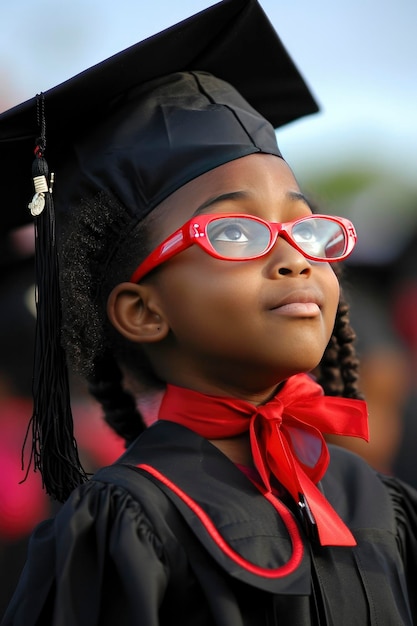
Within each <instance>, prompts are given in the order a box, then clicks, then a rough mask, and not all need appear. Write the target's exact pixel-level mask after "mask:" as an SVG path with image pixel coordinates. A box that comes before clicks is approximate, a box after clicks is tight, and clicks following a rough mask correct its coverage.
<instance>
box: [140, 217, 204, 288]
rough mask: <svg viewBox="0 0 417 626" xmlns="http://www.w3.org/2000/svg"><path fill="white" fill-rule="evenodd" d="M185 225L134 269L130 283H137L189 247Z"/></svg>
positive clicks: (188, 236)
mask: <svg viewBox="0 0 417 626" xmlns="http://www.w3.org/2000/svg"><path fill="white" fill-rule="evenodd" d="M187 226H188V225H187V224H184V226H182V227H181V228H179V229H178V230H177V231H176V232H175V233H173V234H172V235H171V236H170V237H169V238H168V239H167V240H166V241H164V242H163V243H162V244H161V245H160V246H158V247H157V248H155V250H154V251H153V252H151V254H150V255H149V256H148V257H147V258H146V259H145V260H144V261H143V263H141V264H140V265H139V267H137V268H136V270H135V271H134V272H133V274H132V276H131V277H130V282H131V283H138V282H139V281H140V280H141V279H142V278H143V277H144V276H146V274H148V273H149V272H150V271H151V270H153V269H155V268H156V267H158V266H159V265H161V264H162V263H165V261H168V260H169V259H170V258H171V257H173V256H175V255H176V254H177V253H178V252H182V250H185V249H186V248H188V247H189V246H191V243H192V238H191V237H190V233H189V229H188V227H187Z"/></svg>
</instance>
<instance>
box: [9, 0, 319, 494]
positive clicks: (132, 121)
mask: <svg viewBox="0 0 417 626" xmlns="http://www.w3.org/2000/svg"><path fill="white" fill-rule="evenodd" d="M224 81H226V82H224ZM315 111H317V105H316V103H315V101H314V99H313V97H312V95H311V93H310V91H309V89H308V87H307V86H306V84H305V82H304V80H303V78H302V77H301V75H300V74H299V72H298V70H297V69H296V67H295V66H294V63H293V62H292V60H291V58H290V57H289V55H288V53H287V52H286V50H285V49H284V47H283V45H282V43H281V42H280V40H279V38H278V36H277V34H276V32H275V30H274V29H273V27H272V25H271V24H270V22H269V20H268V18H267V17H266V15H265V13H264V12H263V10H262V8H261V7H260V5H259V4H258V2H257V1H256V0H224V1H223V2H219V3H218V4H216V5H214V6H212V7H210V8H208V9H206V10H205V11H202V12H200V13H198V14H196V15H194V16H192V17H191V18H189V19H187V20H184V21H182V22H180V23H179V24H177V25H175V26H173V27H171V28H169V29H167V30H165V31H163V32H161V33H159V34H158V35H155V36H154V37H151V38H149V39H146V40H145V41H143V42H141V43H139V44H137V45H135V46H132V47H131V48H128V49H127V50H125V51H123V52H121V53H119V54H117V55H115V56H113V57H111V58H110V59H108V60H106V61H104V62H103V63H100V64H98V65H96V66H94V67H93V68H90V69H89V70H87V71H85V72H83V73H81V74H79V75H78V76H76V77H74V78H72V79H70V80H68V81H66V82H64V83H62V84H61V85H59V86H58V87H55V88H53V89H51V90H50V91H47V92H46V93H44V94H42V95H41V96H38V97H36V98H34V99H32V100H29V101H28V102H25V103H24V104H22V105H20V106H17V107H15V108H14V109H11V110H10V111H7V112H6V113H4V114H3V115H1V116H0V145H1V149H2V154H3V156H4V159H3V163H2V176H3V180H5V181H7V186H5V185H4V186H3V188H4V187H5V189H3V198H2V213H1V216H0V229H1V232H2V233H4V232H5V231H7V230H9V229H11V228H14V227H16V226H19V225H22V224H24V223H26V222H28V221H30V220H31V219H32V217H31V214H30V211H29V209H28V202H29V200H30V199H31V196H32V195H33V193H34V191H33V183H32V181H31V176H30V169H31V163H32V161H33V151H34V149H35V160H34V173H33V178H34V179H35V190H36V191H37V192H38V193H39V195H38V196H37V200H40V201H41V204H42V203H43V201H45V202H46V209H45V210H44V211H43V212H42V213H40V215H39V216H35V217H34V220H35V227H36V228H37V248H38V251H37V256H40V257H41V259H40V261H38V266H37V274H38V281H40V285H39V284H38V318H41V320H40V321H39V319H38V327H39V325H40V324H41V325H42V328H38V333H37V335H38V339H37V347H36V354H35V371H36V370H37V371H38V374H37V375H36V374H35V380H34V396H35V408H34V413H35V418H36V420H40V421H43V419H44V418H43V416H40V415H39V413H40V412H43V411H47V412H49V413H50V415H49V417H48V420H47V423H48V426H47V429H46V431H47V436H48V437H49V432H50V430H49V429H50V428H51V424H61V421H62V419H61V415H60V412H61V411H62V412H65V411H67V409H64V410H63V409H62V408H61V405H62V401H61V399H62V398H65V396H66V393H67V391H66V387H67V385H66V383H63V382H62V380H61V374H59V371H60V368H58V367H57V365H56V361H58V360H60V361H62V362H65V355H63V354H62V350H61V348H60V346H59V329H60V326H59V315H52V316H51V315H50V310H51V308H53V306H54V302H55V306H56V307H57V308H58V309H59V306H60V305H59V302H60V299H59V292H57V291H56V284H55V283H56V282H57V274H58V265H57V263H56V254H55V250H54V245H55V222H54V213H53V211H54V209H53V204H55V210H56V213H57V220H59V219H60V217H61V214H64V213H66V212H67V211H68V210H70V208H71V206H75V205H78V204H79V201H80V199H81V197H85V196H91V195H93V194H95V193H96V192H99V191H103V190H105V191H108V192H110V193H111V194H113V195H114V196H116V197H117V198H118V200H119V201H120V202H121V203H122V205H124V206H125V207H126V211H127V212H128V214H129V215H130V216H131V218H132V226H133V224H134V223H135V222H137V221H139V220H140V219H141V218H142V217H144V216H145V215H146V214H147V213H149V211H151V210H152V209H153V208H154V207H155V206H156V205H157V204H158V203H159V202H161V201H162V200H163V199H164V198H165V197H167V196H168V195H169V194H170V193H172V192H173V191H175V190H176V189H178V188H179V187H181V186H182V185H183V184H185V183H186V182H188V181H189V180H191V179H192V178H195V177H196V176H199V175H200V174H202V173H204V172H206V171H208V170H210V169H213V168H215V167H217V166H218V165H221V164H222V163H225V162H227V161H231V160H233V159H236V158H239V157H241V156H245V155H247V154H251V153H254V152H266V153H271V154H276V155H279V154H280V153H279V150H278V147H277V144H276V139H275V134H274V130H273V129H274V128H277V127H279V126H282V125H284V124H286V123H288V122H291V121H293V120H296V119H298V118H300V117H302V116H304V115H307V114H309V113H313V112H315ZM45 159H47V160H48V163H49V166H50V170H51V171H53V172H54V174H55V183H54V187H53V189H52V182H53V181H52V180H51V176H50V174H48V171H47V165H46V160H45ZM51 190H52V193H51ZM52 198H53V199H54V203H53V202H52ZM34 204H36V202H35V203H34ZM32 206H34V205H32ZM51 285H53V287H52V288H51ZM51 289H52V291H53V292H54V294H55V295H51ZM45 342H47V343H49V344H51V343H53V344H54V347H53V348H51V347H50V346H49V347H48V352H49V353H52V355H53V357H52V361H53V363H52V364H51V363H49V365H48V364H45V355H44V353H45V346H44V344H45ZM39 362H42V366H40V365H39ZM51 375H52V378H50V376H51ZM57 376H58V378H59V381H58V382H57V380H56V377H57ZM39 395H43V396H44V400H42V401H41V402H40V404H39V403H38V404H37V400H36V398H37V397H39ZM57 395H59V396H60V398H61V399H56V398H55V396H57ZM51 396H52V397H53V399H54V400H57V402H58V401H59V405H58V404H57V403H55V404H54V401H51ZM51 407H52V408H51ZM52 429H54V427H52ZM40 430H41V431H42V428H41V429H40ZM46 431H45V432H46ZM45 432H44V434H42V432H41V433H39V432H36V434H35V435H34V438H35V439H36V442H35V446H34V450H35V466H37V467H40V468H41V471H43V470H44V467H43V462H42V459H41V458H40V456H39V449H40V451H41V452H42V449H43V448H45V447H46V443H45V437H46V435H45ZM65 436H66V437H67V435H65ZM58 438H59V437H58ZM71 445H72V444H71ZM58 447H59V446H58V445H57V443H56V441H55V442H54V444H53V448H54V449H57V448H58ZM67 452H68V451H67ZM67 452H65V453H62V454H63V455H64V456H68V453H67ZM73 452H74V455H73V456H72V457H71V455H72V454H73ZM58 456H61V453H60V452H58ZM69 456H70V457H71V461H70V464H72V465H73V466H74V468H75V471H76V473H77V471H78V470H77V467H76V466H77V465H79V463H78V456H77V455H76V448H75V442H74V450H73V449H72V448H71V450H70V452H69ZM46 473H47V472H45V471H43V475H44V480H45V484H46V487H47V489H48V491H49V492H50V493H51V494H52V495H54V496H56V497H58V498H59V499H62V497H64V495H66V493H65V494H64V495H63V493H62V491H60V489H58V488H56V487H55V486H54V484H52V485H51V484H48V483H47V481H46V479H45V474H46ZM57 480H58V482H61V483H62V482H63V478H58V479H57ZM76 482H77V478H76V477H73V479H70V480H69V484H68V489H70V488H71V487H72V486H74V484H76ZM68 489H67V490H68Z"/></svg>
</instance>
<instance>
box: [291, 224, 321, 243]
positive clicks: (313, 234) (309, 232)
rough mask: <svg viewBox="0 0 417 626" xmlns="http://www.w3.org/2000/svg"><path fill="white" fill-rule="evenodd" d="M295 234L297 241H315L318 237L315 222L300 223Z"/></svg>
mask: <svg viewBox="0 0 417 626" xmlns="http://www.w3.org/2000/svg"><path fill="white" fill-rule="evenodd" d="M293 236H294V239H295V241H296V242H297V243H303V242H306V243H307V242H313V241H316V239H317V228H315V227H314V225H313V224H300V225H298V227H297V229H296V232H293Z"/></svg>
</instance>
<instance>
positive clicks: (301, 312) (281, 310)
mask: <svg viewBox="0 0 417 626" xmlns="http://www.w3.org/2000/svg"><path fill="white" fill-rule="evenodd" d="M272 311H273V312H274V313H277V314H278V315H287V316H289V317H316V316H317V315H320V307H319V305H318V304H317V303H316V302H289V303H288V304H282V305H279V306H277V307H275V308H273V309H272Z"/></svg>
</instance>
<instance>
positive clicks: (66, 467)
mask: <svg viewBox="0 0 417 626" xmlns="http://www.w3.org/2000/svg"><path fill="white" fill-rule="evenodd" d="M37 115H38V124H39V126H40V130H41V134H40V137H39V138H38V139H37V140H36V147H35V160H34V162H33V165H32V176H33V181H34V185H35V195H34V197H33V199H32V202H30V204H29V209H30V211H31V213H32V215H33V217H34V223H35V278H36V311H37V320H36V334H35V355H34V368H33V370H34V371H33V382H32V384H33V415H32V418H31V421H30V424H29V429H30V428H31V431H32V451H31V456H30V463H29V468H30V465H31V464H32V462H33V464H34V469H35V471H36V470H37V469H39V470H40V472H41V474H42V481H43V486H44V488H45V489H46V492H47V493H48V494H49V495H51V496H52V497H53V498H55V499H56V500H59V501H60V502H63V501H64V500H65V499H66V498H67V497H68V495H69V494H70V493H71V491H72V490H73V489H74V488H75V487H77V486H78V485H80V484H81V483H83V482H85V481H86V480H87V475H86V473H85V471H84V470H83V468H82V466H81V463H80V460H79V456H78V450H77V444H76V441H75V438H74V428H73V419H72V412H71V403H70V389H69V379H68V369H67V363H66V355H65V351H64V349H63V347H62V346H61V297H60V289H59V265H58V253H57V245H56V229H55V212H54V202H53V197H52V185H53V179H54V176H53V174H51V176H50V178H49V172H48V164H47V162H46V160H45V157H44V152H45V148H46V133H45V113H44V96H43V94H40V95H39V96H38V97H37ZM48 181H49V182H48ZM28 432H29V430H28ZM29 468H28V470H29Z"/></svg>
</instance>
